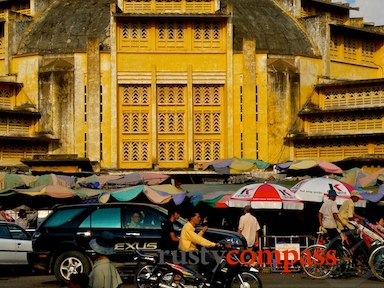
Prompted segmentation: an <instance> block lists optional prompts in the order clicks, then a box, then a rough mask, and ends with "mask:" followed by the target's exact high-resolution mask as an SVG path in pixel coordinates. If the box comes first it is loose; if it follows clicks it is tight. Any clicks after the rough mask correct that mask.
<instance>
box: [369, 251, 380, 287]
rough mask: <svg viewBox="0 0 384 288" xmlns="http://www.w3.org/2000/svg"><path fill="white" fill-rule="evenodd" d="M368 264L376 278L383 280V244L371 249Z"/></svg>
mask: <svg viewBox="0 0 384 288" xmlns="http://www.w3.org/2000/svg"><path fill="white" fill-rule="evenodd" d="M368 265H369V267H371V271H372V273H373V275H375V277H376V278H378V279H379V280H381V281H384V246H380V247H378V248H376V249H375V250H373V252H372V253H371V255H370V256H369V260H368Z"/></svg>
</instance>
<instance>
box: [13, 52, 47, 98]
mask: <svg viewBox="0 0 384 288" xmlns="http://www.w3.org/2000/svg"><path fill="white" fill-rule="evenodd" d="M40 59H41V58H40V57H39V56H38V55H30V56H24V57H15V58H13V61H12V62H11V71H10V73H11V74H13V73H14V74H17V82H20V83H23V85H24V86H23V90H24V92H25V94H26V95H27V96H28V98H29V99H30V101H31V102H32V103H34V104H38V85H39V83H38V79H39V77H38V71H39V69H38V67H39V63H40Z"/></svg>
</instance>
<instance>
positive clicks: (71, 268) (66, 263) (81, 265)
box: [53, 251, 91, 285]
mask: <svg viewBox="0 0 384 288" xmlns="http://www.w3.org/2000/svg"><path fill="white" fill-rule="evenodd" d="M53 271H54V273H55V276H56V279H57V280H59V281H60V282H61V283H63V284H65V285H68V283H69V280H70V279H71V275H72V274H77V273H85V274H89V273H90V272H91V263H89V261H88V258H87V257H86V256H85V255H84V254H82V253H80V252H78V251H67V252H64V253H62V254H60V255H59V257H57V258H56V261H55V264H54V266H53Z"/></svg>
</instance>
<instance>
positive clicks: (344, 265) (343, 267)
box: [330, 244, 352, 277]
mask: <svg viewBox="0 0 384 288" xmlns="http://www.w3.org/2000/svg"><path fill="white" fill-rule="evenodd" d="M335 248H336V259H337V261H336V263H335V264H334V265H332V266H331V273H330V274H331V275H332V276H333V277H341V276H342V275H343V274H344V273H345V272H347V271H348V270H349V268H350V267H351V266H352V255H351V252H349V250H348V249H347V248H346V247H344V246H343V245H342V244H337V245H336V247H335Z"/></svg>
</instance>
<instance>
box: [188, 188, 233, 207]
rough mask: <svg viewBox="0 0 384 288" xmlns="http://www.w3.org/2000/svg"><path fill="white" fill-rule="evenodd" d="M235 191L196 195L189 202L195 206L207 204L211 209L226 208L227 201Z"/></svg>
mask: <svg viewBox="0 0 384 288" xmlns="http://www.w3.org/2000/svg"><path fill="white" fill-rule="evenodd" d="M234 192H235V191H214V192H210V193H207V194H204V195H202V194H196V195H193V197H192V198H191V202H192V203H193V205H194V206H196V205H197V204H198V203H199V202H203V203H207V204H208V205H209V206H211V207H213V208H228V200H229V199H230V198H231V196H232V194H233V193H234Z"/></svg>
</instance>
